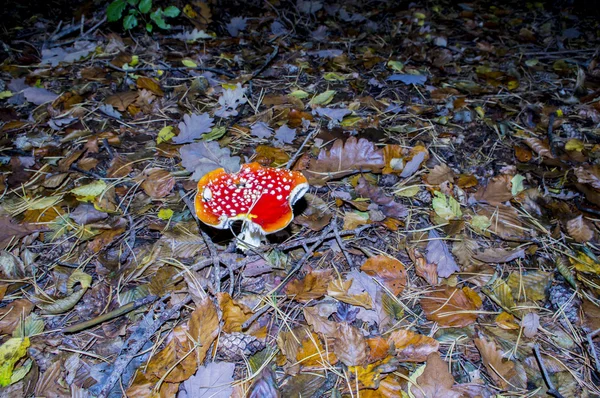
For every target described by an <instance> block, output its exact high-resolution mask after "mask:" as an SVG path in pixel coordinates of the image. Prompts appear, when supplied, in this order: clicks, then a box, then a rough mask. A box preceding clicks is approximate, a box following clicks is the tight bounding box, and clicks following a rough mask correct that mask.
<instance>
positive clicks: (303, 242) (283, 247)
mask: <svg viewBox="0 0 600 398" xmlns="http://www.w3.org/2000/svg"><path fill="white" fill-rule="evenodd" d="M371 227H373V224H367V225H361V226H360V227H358V228H355V229H349V230H345V231H340V232H339V235H340V236H351V235H359V234H360V233H361V232H362V231H364V230H365V229H368V228H371ZM335 237H336V236H335V233H333V232H332V233H328V234H327V235H324V236H322V235H319V236H316V237H312V238H306V239H304V238H303V239H297V240H295V241H292V242H287V243H282V244H280V245H278V246H277V249H278V250H290V249H293V248H296V247H300V246H304V245H308V244H311V243H314V242H318V241H322V240H327V239H333V238H335Z"/></svg>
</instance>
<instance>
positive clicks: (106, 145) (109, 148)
mask: <svg viewBox="0 0 600 398" xmlns="http://www.w3.org/2000/svg"><path fill="white" fill-rule="evenodd" d="M102 146H103V147H104V149H105V150H106V152H107V153H108V156H110V158H111V159H113V158H114V157H115V152H114V151H113V150H112V148H111V147H110V145H109V143H108V140H107V139H106V138H103V139H102Z"/></svg>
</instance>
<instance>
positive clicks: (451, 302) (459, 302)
mask: <svg viewBox="0 0 600 398" xmlns="http://www.w3.org/2000/svg"><path fill="white" fill-rule="evenodd" d="M421 307H423V311H424V312H425V315H426V317H427V319H429V320H430V321H435V322H438V323H439V324H440V325H442V326H454V327H463V326H467V325H470V324H472V323H473V322H475V320H476V319H477V314H476V313H474V311H475V309H476V307H475V304H474V303H473V302H472V301H471V300H469V298H468V297H467V295H466V294H465V293H464V292H463V291H462V290H460V289H456V288H452V287H449V286H446V287H445V288H444V290H437V291H434V292H431V293H429V294H427V295H426V296H425V297H423V298H422V299H421ZM470 311H473V312H470Z"/></svg>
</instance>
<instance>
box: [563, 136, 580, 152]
mask: <svg viewBox="0 0 600 398" xmlns="http://www.w3.org/2000/svg"><path fill="white" fill-rule="evenodd" d="M565 149H566V150H567V151H579V152H581V151H583V142H582V141H581V140H578V139H577V138H573V139H570V140H569V141H567V143H566V144H565Z"/></svg>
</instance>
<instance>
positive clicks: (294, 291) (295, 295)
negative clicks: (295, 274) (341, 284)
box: [285, 269, 333, 303]
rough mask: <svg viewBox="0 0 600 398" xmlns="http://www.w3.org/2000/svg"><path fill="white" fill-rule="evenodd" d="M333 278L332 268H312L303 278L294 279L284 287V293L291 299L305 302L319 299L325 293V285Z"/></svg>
mask: <svg viewBox="0 0 600 398" xmlns="http://www.w3.org/2000/svg"><path fill="white" fill-rule="evenodd" d="M332 278H333V270H331V269H323V270H313V271H311V272H309V273H308V274H307V275H306V276H305V277H304V278H303V279H294V280H292V281H291V282H290V283H288V285H287V286H286V288H285V293H286V294H287V296H288V297H289V298H291V299H292V300H296V301H299V302H301V303H306V302H309V301H311V300H315V299H319V298H321V297H323V296H324V295H325V294H326V293H327V285H328V284H329V281H330V280H331V279H332Z"/></svg>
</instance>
